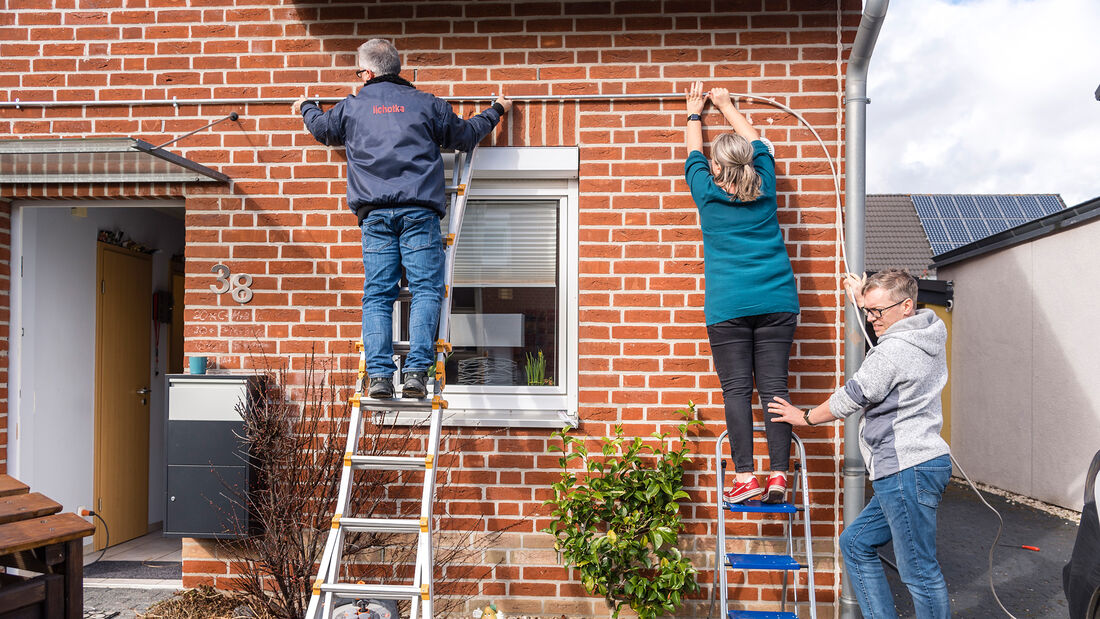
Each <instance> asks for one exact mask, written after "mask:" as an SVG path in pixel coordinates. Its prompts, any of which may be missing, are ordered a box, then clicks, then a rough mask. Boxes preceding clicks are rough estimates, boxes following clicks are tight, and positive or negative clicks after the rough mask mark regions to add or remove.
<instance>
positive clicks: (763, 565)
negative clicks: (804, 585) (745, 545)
mask: <svg viewBox="0 0 1100 619" xmlns="http://www.w3.org/2000/svg"><path fill="white" fill-rule="evenodd" d="M726 565H727V566H728V567H731V568H733V569H738V570H789V571H794V570H800V569H802V564H801V563H799V562H798V561H795V560H794V557H792V556H790V555H764V554H759V555H754V554H738V553H736V552H730V553H727V554H726Z"/></svg>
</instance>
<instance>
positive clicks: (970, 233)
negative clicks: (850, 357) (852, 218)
mask: <svg viewBox="0 0 1100 619" xmlns="http://www.w3.org/2000/svg"><path fill="white" fill-rule="evenodd" d="M1064 210H1066V205H1065V203H1064V202H1062V198H1061V197H1060V196H1058V195H1057V194H878V195H868V196H867V213H866V216H867V219H866V224H867V228H866V230H867V232H866V234H867V255H866V266H867V269H869V270H879V269H882V268H886V267H891V266H893V267H897V268H903V269H906V270H908V271H909V272H910V273H912V274H913V275H914V276H917V277H920V276H926V277H927V276H934V275H935V267H936V266H939V264H940V261H939V259H940V258H942V257H943V256H945V255H947V254H951V253H952V252H954V251H955V250H957V249H958V248H960V247H964V246H969V245H972V244H975V243H980V242H981V241H982V240H983V239H987V238H989V237H992V236H997V235H999V234H1001V233H1003V232H1005V231H1007V230H1013V229H1015V228H1018V227H1021V226H1025V225H1027V224H1029V223H1030V222H1033V221H1035V220H1038V219H1042V218H1044V217H1048V216H1050V215H1053V214H1056V213H1059V212H1062V211H1064Z"/></svg>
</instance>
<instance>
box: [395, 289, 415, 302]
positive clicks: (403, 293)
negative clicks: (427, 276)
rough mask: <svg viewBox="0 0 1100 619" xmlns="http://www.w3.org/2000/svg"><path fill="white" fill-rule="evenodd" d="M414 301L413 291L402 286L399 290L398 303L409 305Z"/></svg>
mask: <svg viewBox="0 0 1100 619" xmlns="http://www.w3.org/2000/svg"><path fill="white" fill-rule="evenodd" d="M411 300H412V291H411V290H409V289H408V288H407V287H406V286H402V287H400V288H398V289H397V301H398V302H400V303H408V302H409V301H411Z"/></svg>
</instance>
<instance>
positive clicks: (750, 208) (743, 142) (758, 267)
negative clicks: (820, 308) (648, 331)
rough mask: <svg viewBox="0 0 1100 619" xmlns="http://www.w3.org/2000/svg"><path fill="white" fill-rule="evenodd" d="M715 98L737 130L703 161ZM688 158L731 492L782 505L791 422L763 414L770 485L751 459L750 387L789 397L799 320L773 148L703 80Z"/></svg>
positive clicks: (693, 110)
mask: <svg viewBox="0 0 1100 619" xmlns="http://www.w3.org/2000/svg"><path fill="white" fill-rule="evenodd" d="M708 98H709V99H710V100H712V101H713V102H714V105H715V106H716V107H717V108H718V110H719V111H720V112H722V115H723V116H724V117H725V119H726V120H727V121H728V122H729V123H730V124H731V125H733V130H734V133H724V134H722V135H719V136H718V137H717V138H716V139H715V140H714V143H713V144H712V146H711V161H710V162H708V161H707V159H706V157H704V156H703V129H702V119H701V117H700V116H699V114H700V112H702V111H703V107H704V106H705V105H706V102H707V100H708ZM687 111H688V120H687V129H686V130H685V138H686V141H687V150H688V158H687V162H686V163H685V164H684V174H685V176H686V178H687V183H688V187H689V188H690V189H691V197H692V198H693V199H694V200H695V205H696V206H697V207H698V208H699V223H700V226H701V227H702V230H703V274H704V276H705V278H706V297H705V301H704V305H703V313H704V315H705V317H706V321H707V336H708V338H709V339H710V348H711V356H712V357H713V359H714V368H715V370H716V371H717V373H718V378H719V380H720V381H721V383H722V394H723V396H724V398H725V409H726V411H725V412H726V428H727V429H728V431H729V437H730V449H731V452H732V454H733V463H734V470H735V473H736V479H735V481H734V483H733V484H732V487H731V488H730V489H728V490H727V491H726V492H725V493H724V496H725V499H726V500H727V501H729V502H733V503H739V502H742V501H745V500H748V499H751V498H754V497H757V496H760V495H761V494H764V493H766V496H765V497H764V500H766V501H769V502H782V501H784V500H785V497H786V491H787V476H786V473H787V471H788V470H789V468H790V453H791V426H790V424H788V423H785V422H782V421H773V420H772V418H773V417H774V415H772V414H771V413H769V412H767V411H764V428H765V434H766V435H767V439H768V456H769V460H770V465H771V470H770V472H769V475H768V481H767V483H766V485H765V487H761V486H760V483H759V482H758V481H757V479H756V476H755V475H754V474H753V473H754V467H753V460H752V451H753V450H752V446H753V440H752V423H753V422H752V389H753V382H754V379H755V383H756V389H757V391H758V392H759V394H760V401H761V402H771V401H772V398H774V397H781V398H783V399H784V400H790V396H789V395H788V393H787V371H788V362H789V360H790V352H791V344H792V343H793V342H794V330H795V323H796V320H797V318H798V291H797V288H796V286H795V281H794V272H793V271H792V269H791V261H790V258H789V257H788V256H787V247H786V245H785V244H784V243H783V233H782V231H781V230H780V229H779V220H778V218H777V216H776V209H777V208H778V205H777V203H776V191H775V159H774V157H773V155H772V153H771V152H770V150H769V147H768V144H766V143H765V142H764V141H762V140H761V139H760V134H759V133H757V131H756V129H753V127H752V125H750V124H749V123H748V121H747V120H746V119H745V117H744V116H743V115H742V114H741V113H740V112H739V111H738V110H737V108H736V107H734V105H733V102H732V100H731V99H730V96H729V91H727V90H726V89H724V88H714V89H712V90H711V92H710V93H709V94H707V93H704V92H703V83H702V82H696V83H694V84H692V87H691V89H690V90H689V91H688V93H687Z"/></svg>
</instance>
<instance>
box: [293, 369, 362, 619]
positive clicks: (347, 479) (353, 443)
mask: <svg viewBox="0 0 1100 619" xmlns="http://www.w3.org/2000/svg"><path fill="white" fill-rule="evenodd" d="M365 359H366V351H365V350H362V351H360V352H359V360H360V367H363V362H364V361H365ZM360 378H361V377H360ZM356 384H358V383H356ZM361 422H362V410H361V408H360V406H359V404H355V405H353V406H352V407H351V415H350V416H349V417H348V432H347V441H346V443H345V447H344V453H345V454H351V453H355V452H356V450H357V448H358V444H359V432H360V426H361ZM352 479H353V473H352V470H351V462H350V461H349V460H347V459H345V460H344V465H343V467H342V468H341V472H340V485H339V486H338V488H337V494H336V506H335V509H334V512H333V513H334V514H342V513H343V511H344V510H345V509H346V508H347V495H348V494H349V493H350V489H351V481H352ZM338 541H339V539H338V536H337V535H336V534H335V533H333V532H332V530H331V529H330V531H329V535H328V539H326V540H325V548H324V550H323V551H322V552H321V558H320V561H319V562H318V569H317V580H318V581H322V582H335V581H329V580H326V579H325V574H326V571H327V570H328V566H330V565H331V564H332V560H333V556H334V554H335V553H341V554H342V552H343V546H342V545H339V544H338ZM322 598H325V599H330V598H331V594H324V595H323V596H322V595H320V592H319V591H318V590H317V589H316V588H315V589H314V591H313V593H312V594H311V595H310V598H309V605H308V606H307V607H306V617H307V618H313V617H316V616H317V611H318V610H319V606H323V607H324V608H327V607H328V604H322Z"/></svg>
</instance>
